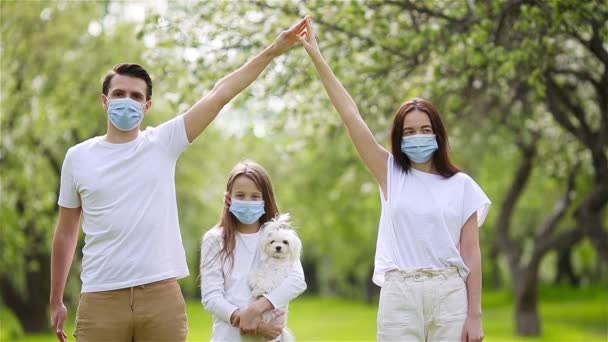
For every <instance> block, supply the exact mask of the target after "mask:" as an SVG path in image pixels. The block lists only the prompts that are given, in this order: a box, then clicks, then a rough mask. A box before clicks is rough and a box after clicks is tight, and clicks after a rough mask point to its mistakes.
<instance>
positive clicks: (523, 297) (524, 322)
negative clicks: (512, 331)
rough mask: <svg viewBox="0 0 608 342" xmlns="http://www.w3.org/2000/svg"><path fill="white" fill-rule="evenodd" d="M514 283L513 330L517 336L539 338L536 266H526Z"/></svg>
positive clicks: (539, 323) (539, 322)
mask: <svg viewBox="0 0 608 342" xmlns="http://www.w3.org/2000/svg"><path fill="white" fill-rule="evenodd" d="M521 273H522V274H521V276H519V277H514V278H513V281H514V282H517V283H515V328H516V331H517V335H518V336H540V335H541V321H540V316H539V315H538V285H537V284H538V265H537V264H534V265H528V266H527V267H526V269H525V270H524V271H521Z"/></svg>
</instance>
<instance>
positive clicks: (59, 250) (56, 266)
mask: <svg viewBox="0 0 608 342" xmlns="http://www.w3.org/2000/svg"><path fill="white" fill-rule="evenodd" d="M77 241H78V235H76V237H73V236H68V235H67V234H62V233H60V232H57V233H56V234H55V237H54V238H53V251H52V256H51V298H50V303H51V305H53V304H58V303H62V302H63V292H64V290H65V283H66V281H67V278H68V273H69V271H70V266H71V265H72V260H73V258H74V251H75V250H76V243H77Z"/></svg>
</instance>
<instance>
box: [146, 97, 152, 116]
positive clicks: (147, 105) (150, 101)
mask: <svg viewBox="0 0 608 342" xmlns="http://www.w3.org/2000/svg"><path fill="white" fill-rule="evenodd" d="M150 108H152V100H148V102H146V104H145V106H144V115H146V114H148V111H150Z"/></svg>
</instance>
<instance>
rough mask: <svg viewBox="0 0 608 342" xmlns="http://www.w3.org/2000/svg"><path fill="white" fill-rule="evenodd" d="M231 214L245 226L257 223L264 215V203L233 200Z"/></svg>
mask: <svg viewBox="0 0 608 342" xmlns="http://www.w3.org/2000/svg"><path fill="white" fill-rule="evenodd" d="M229 210H230V212H231V213H232V214H234V216H236V218H237V219H238V220H239V221H240V222H241V223H244V224H252V223H255V222H257V221H258V220H259V219H260V217H262V215H264V212H265V211H264V201H240V200H235V199H233V200H232V203H231V204H230V209H229Z"/></svg>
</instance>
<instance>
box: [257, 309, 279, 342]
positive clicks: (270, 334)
mask: <svg viewBox="0 0 608 342" xmlns="http://www.w3.org/2000/svg"><path fill="white" fill-rule="evenodd" d="M275 312H276V314H275ZM273 314H274V315H275V316H274V318H273V319H272V321H270V322H268V323H265V322H260V325H259V326H258V330H257V333H256V335H258V336H262V337H264V338H266V339H268V340H274V339H275V338H277V337H278V336H279V335H281V333H282V332H283V328H285V317H284V316H285V311H283V310H274V312H273Z"/></svg>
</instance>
